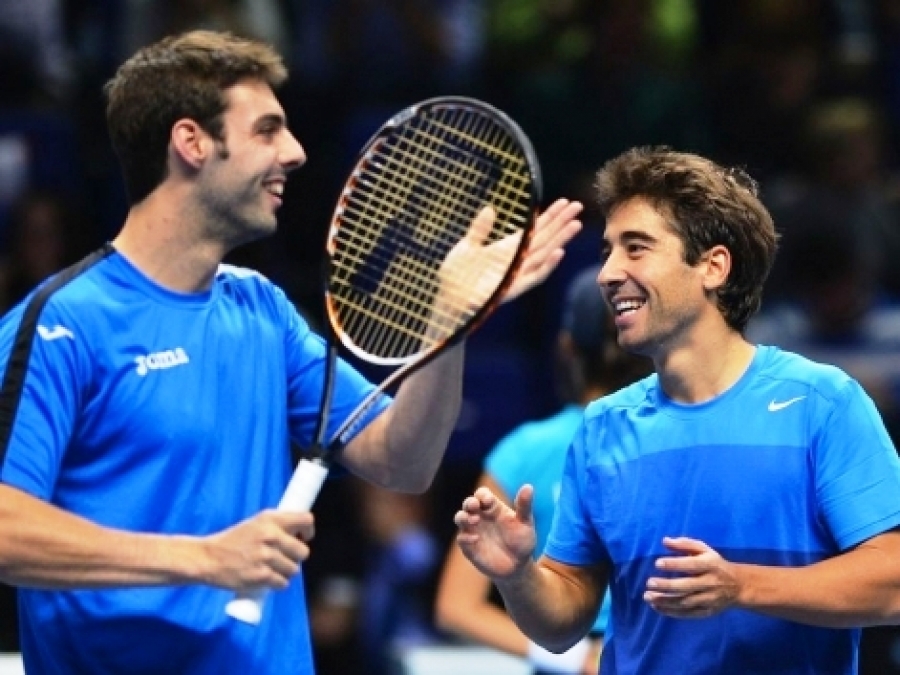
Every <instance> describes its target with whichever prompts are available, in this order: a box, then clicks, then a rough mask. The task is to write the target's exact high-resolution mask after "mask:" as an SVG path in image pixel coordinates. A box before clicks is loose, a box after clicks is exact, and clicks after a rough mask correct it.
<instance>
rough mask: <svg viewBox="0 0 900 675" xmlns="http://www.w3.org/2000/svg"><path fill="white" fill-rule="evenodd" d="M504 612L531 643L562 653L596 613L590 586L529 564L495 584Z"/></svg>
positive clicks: (595, 594) (595, 593) (579, 635)
mask: <svg viewBox="0 0 900 675" xmlns="http://www.w3.org/2000/svg"><path fill="white" fill-rule="evenodd" d="M495 583H496V586H497V589H498V590H499V591H500V595H501V596H502V597H503V601H504V604H505V605H506V611H507V612H509V615H510V616H511V617H512V618H513V621H515V622H516V625H517V626H518V627H519V629H521V631H522V632H523V633H525V635H527V636H528V637H529V638H530V639H531V640H533V641H534V642H536V643H538V644H539V645H541V646H542V647H544V648H546V649H548V650H550V651H552V652H557V653H559V652H563V651H565V650H566V649H568V648H569V647H571V646H572V645H574V644H575V643H576V642H578V641H579V640H580V639H581V638H582V637H584V636H585V635H586V634H587V632H588V631H589V630H590V629H591V626H592V625H593V623H594V620H595V619H596V618H597V611H598V610H599V600H598V594H597V592H596V591H595V590H594V589H593V588H592V587H591V585H590V584H589V585H585V584H584V583H581V582H579V581H577V580H573V579H569V578H567V577H565V576H563V575H560V574H559V573H557V572H556V571H555V570H553V569H551V568H548V567H546V566H544V565H542V564H539V563H534V562H531V563H529V564H528V565H527V566H526V567H525V569H523V570H522V572H521V573H520V574H518V575H516V576H515V577H513V578H509V579H503V580H496V581H495Z"/></svg>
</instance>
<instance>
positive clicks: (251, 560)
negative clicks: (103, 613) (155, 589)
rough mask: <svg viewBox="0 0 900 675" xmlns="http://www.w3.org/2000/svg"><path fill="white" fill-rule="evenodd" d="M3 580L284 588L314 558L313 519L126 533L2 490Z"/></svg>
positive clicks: (50, 584) (260, 519)
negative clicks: (208, 531)
mask: <svg viewBox="0 0 900 675" xmlns="http://www.w3.org/2000/svg"><path fill="white" fill-rule="evenodd" d="M0 533H2V537H0V580H2V581H4V582H5V583H9V584H13V585H18V586H32V587H39V588H102V587H116V586H161V585H181V584H209V585H213V586H219V587H222V588H229V589H233V590H236V591H241V590H249V589H253V588H259V587H271V588H284V587H286V586H287V584H288V580H289V579H290V578H291V577H292V576H293V575H294V574H295V573H296V572H297V569H298V566H299V563H300V561H301V560H304V559H305V558H306V557H307V556H308V555H309V549H308V547H307V546H306V544H305V543H304V542H305V541H308V540H309V539H311V538H312V536H313V520H312V516H311V515H310V514H308V513H280V512H276V511H265V512H263V513H261V514H259V515H258V516H255V517H254V518H252V519H249V520H246V521H244V522H242V523H239V524H238V525H235V526H234V527H232V528H229V529H228V530H224V531H222V532H220V533H217V534H214V535H211V536H208V537H189V536H167V535H157V534H144V533H135V532H126V531H123V530H116V529H112V528H107V527H102V526H100V525H97V524H95V523H93V522H91V521H89V520H86V519H84V518H81V517H79V516H77V515H73V514H71V513H68V512H67V511H64V510H62V509H59V508H57V507H56V506H53V505H52V504H48V503H47V502H44V501H42V500H40V499H37V498H36V497H33V496H31V495H29V494H27V493H25V492H23V491H21V490H19V489H17V488H14V487H11V486H9V485H4V484H0Z"/></svg>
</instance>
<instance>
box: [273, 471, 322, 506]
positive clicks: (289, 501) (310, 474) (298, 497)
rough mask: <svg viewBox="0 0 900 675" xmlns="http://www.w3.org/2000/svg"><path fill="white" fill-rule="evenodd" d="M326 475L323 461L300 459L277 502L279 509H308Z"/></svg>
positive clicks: (320, 488) (317, 494)
mask: <svg viewBox="0 0 900 675" xmlns="http://www.w3.org/2000/svg"><path fill="white" fill-rule="evenodd" d="M327 477H328V465H326V464H325V463H323V462H313V461H310V460H308V459H301V460H300V462H299V463H298V464H297V468H296V469H294V475H293V476H291V482H290V483H288V486H287V488H286V489H285V491H284V494H283V495H282V496H281V501H280V502H278V510H279V511H309V510H310V509H311V508H312V505H313V503H314V502H315V501H316V497H318V496H319V492H320V491H321V490H322V484H323V483H324V482H325V479H326V478H327Z"/></svg>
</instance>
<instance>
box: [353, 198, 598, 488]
mask: <svg viewBox="0 0 900 675" xmlns="http://www.w3.org/2000/svg"><path fill="white" fill-rule="evenodd" d="M581 210H582V205H581V204H580V203H578V202H569V201H568V200H565V199H560V200H557V201H556V202H554V203H553V204H552V205H551V206H550V207H549V208H548V209H547V210H546V211H545V212H544V213H543V214H541V215H540V216H539V218H538V222H537V224H536V229H535V233H534V236H533V237H532V240H531V242H530V244H529V246H528V252H527V253H526V256H525V258H524V259H523V261H522V266H521V268H520V269H519V272H518V274H517V275H516V278H515V280H514V282H513V284H512V286H511V287H510V289H509V291H508V292H507V293H506V295H505V296H504V302H509V301H510V300H513V299H515V298H517V297H518V296H520V295H522V294H523V293H525V292H526V291H528V290H530V289H531V288H533V287H534V286H536V285H538V284H539V283H541V282H543V281H544V279H546V278H547V276H548V275H549V274H550V273H551V272H552V271H553V270H554V269H556V266H557V265H558V264H559V262H560V260H562V257H563V254H564V249H563V247H564V246H565V245H566V243H568V242H569V240H571V239H572V237H574V236H575V235H576V234H577V233H578V232H579V231H580V230H581V222H580V221H579V220H578V216H579V214H580V213H581ZM479 217H483V216H479ZM473 229H474V228H473ZM463 352H464V348H463V345H462V344H459V345H456V346H454V347H452V348H450V349H449V350H448V351H446V352H444V353H443V354H441V355H440V356H438V357H437V358H435V359H434V360H433V361H432V362H431V363H429V364H427V365H425V366H423V367H422V368H421V369H420V370H418V371H416V372H414V373H412V374H411V375H409V376H408V377H407V378H406V379H405V380H404V381H403V382H402V384H401V385H400V387H399V389H398V391H397V394H396V396H395V397H394V402H393V403H392V404H391V405H390V406H389V407H388V409H387V410H385V412H383V413H382V414H381V415H379V416H378V417H376V418H375V419H374V420H373V421H372V422H371V423H370V424H369V425H367V426H366V427H365V428H364V429H363V430H362V431H361V432H360V433H359V434H358V435H357V436H356V437H355V438H354V439H353V440H352V441H351V442H350V443H348V444H347V447H346V448H344V450H343V451H342V452H341V455H340V462H341V463H342V464H343V465H344V466H346V467H347V468H348V469H350V470H351V471H352V472H353V473H355V474H357V475H359V476H361V477H362V478H365V479H367V480H369V481H371V482H373V483H376V484H378V485H381V486H383V487H386V488H390V489H394V490H400V491H405V492H423V491H424V490H426V489H427V488H428V486H429V485H431V481H432V480H433V479H434V475H435V474H436V473H437V469H438V466H439V465H440V463H441V460H442V459H443V456H444V450H445V449H446V447H447V442H448V441H449V439H450V434H451V433H452V432H453V428H454V426H455V425H456V419H457V417H458V415H459V409H460V405H461V403H462V375H463Z"/></svg>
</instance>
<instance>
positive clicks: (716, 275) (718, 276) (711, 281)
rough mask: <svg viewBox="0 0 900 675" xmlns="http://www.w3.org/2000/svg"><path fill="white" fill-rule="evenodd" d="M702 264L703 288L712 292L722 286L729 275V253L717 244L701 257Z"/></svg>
mask: <svg viewBox="0 0 900 675" xmlns="http://www.w3.org/2000/svg"><path fill="white" fill-rule="evenodd" d="M702 263H703V265H704V267H705V269H704V270H703V287H704V288H705V289H706V290H708V291H712V290H715V289H717V288H721V287H722V286H724V285H725V283H726V282H727V281H728V275H729V274H730V273H731V251H729V250H728V249H727V248H726V247H724V246H722V245H721V244H717V245H716V246H713V247H712V248H711V249H709V250H708V251H707V252H706V253H705V254H704V255H703V260H702Z"/></svg>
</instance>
